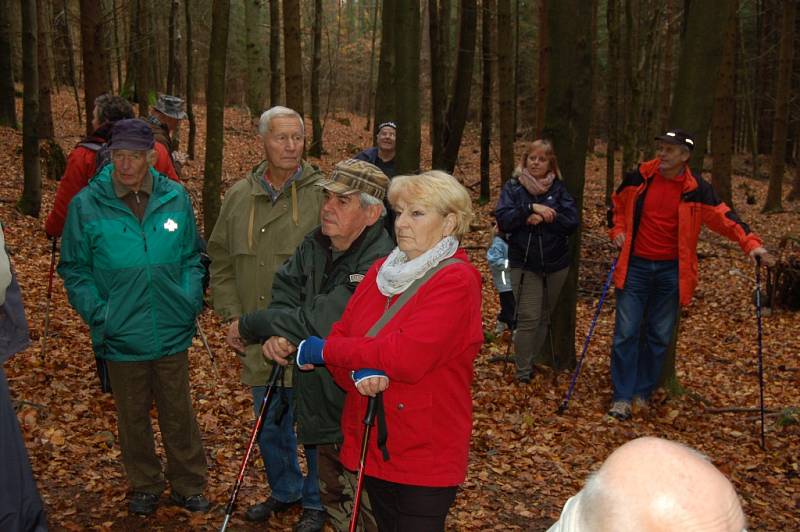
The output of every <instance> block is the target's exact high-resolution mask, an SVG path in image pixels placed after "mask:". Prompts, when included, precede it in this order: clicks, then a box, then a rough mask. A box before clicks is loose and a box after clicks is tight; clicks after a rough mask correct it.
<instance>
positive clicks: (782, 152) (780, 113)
mask: <svg viewBox="0 0 800 532" xmlns="http://www.w3.org/2000/svg"><path fill="white" fill-rule="evenodd" d="M796 13H797V3H796V2H793V1H784V2H783V16H782V18H783V24H782V26H781V41H780V55H779V58H778V83H777V87H776V88H777V91H776V94H775V117H774V120H773V124H772V162H771V164H770V175H769V188H768V189H767V201H766V202H765V203H764V209H763V210H762V212H780V211H782V210H783V205H782V204H781V197H782V196H783V170H784V167H785V163H786V160H785V159H786V135H787V132H788V130H789V92H790V91H791V87H792V60H793V56H794V31H795V28H794V27H795V24H794V21H795V17H796Z"/></svg>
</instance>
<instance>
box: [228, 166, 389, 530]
mask: <svg viewBox="0 0 800 532" xmlns="http://www.w3.org/2000/svg"><path fill="white" fill-rule="evenodd" d="M388 184H389V180H388V178H387V177H386V176H385V175H384V174H383V173H382V172H381V170H380V169H379V168H378V167H376V166H374V165H372V164H370V163H368V162H366V161H358V160H355V159H350V160H347V161H343V162H340V163H339V164H337V165H336V167H335V169H334V171H333V173H332V174H331V177H330V179H328V180H322V181H320V182H319V185H320V186H321V187H323V188H324V189H325V199H324V201H323V204H322V209H321V211H320V218H321V220H322V224H321V225H320V227H318V228H316V229H314V231H312V232H311V233H309V234H308V235H307V236H306V237H305V239H304V240H303V242H302V243H301V244H300V246H299V247H298V248H297V250H296V251H295V253H294V255H293V256H292V258H291V259H289V260H288V261H287V262H286V263H285V264H284V265H283V267H282V268H281V269H280V270H278V273H277V274H276V275H275V281H274V282H273V285H272V303H270V305H269V307H268V308H267V309H266V310H262V311H258V312H253V313H250V314H246V315H244V316H242V317H241V319H240V320H239V322H238V325H237V327H238V332H239V334H240V337H241V338H242V340H243V341H244V342H245V343H260V342H262V341H264V340H266V342H265V343H264V346H263V351H264V356H265V357H267V358H269V359H270V360H274V361H276V362H278V363H280V364H282V365H283V364H286V356H288V355H289V354H290V353H292V352H293V351H294V350H295V348H296V346H297V345H298V344H299V343H300V341H301V340H304V339H305V338H308V337H309V336H313V335H319V336H326V335H327V334H328V333H329V332H330V329H331V327H332V326H333V324H334V323H335V322H336V321H338V320H339V318H340V317H341V315H342V313H343V312H344V309H345V307H346V306H347V302H348V301H349V300H350V296H352V295H353V292H354V291H355V289H356V286H358V283H359V282H360V281H361V279H363V277H364V274H365V273H366V272H367V270H368V269H369V267H370V266H371V265H372V263H373V262H375V260H377V259H378V258H380V257H384V256H386V255H388V254H389V252H390V251H391V250H392V247H393V242H392V240H391V238H389V235H388V233H387V232H386V230H385V229H384V227H383V223H382V222H381V220H380V219H381V216H382V215H383V214H384V211H385V210H384V207H383V204H382V203H381V202H382V200H383V198H384V197H385V195H386V187H387V186H388ZM343 405H344V392H343V391H342V390H341V389H340V388H339V387H338V386H337V385H336V383H334V382H333V379H332V378H331V375H330V373H328V371H327V370H325V369H324V368H323V370H322V371H313V372H297V373H295V381H294V404H293V407H294V419H295V421H296V422H297V437H298V440H299V441H300V442H301V443H303V444H304V445H305V448H306V453H307V454H308V453H309V452H310V450H312V449H313V447H316V448H317V449H318V450H319V475H320V487H321V489H322V500H323V503H325V507H326V509H327V510H328V513H329V514H330V517H331V521H332V524H333V525H334V528H335V529H336V530H346V529H347V522H348V519H349V516H350V515H349V514H350V512H349V510H348V508H347V506H346V504H343V503H345V502H349V503H350V504H352V493H350V494H347V493H343V492H346V488H347V486H345V485H343V484H342V479H341V478H340V477H341V476H342V475H343V473H344V471H343V469H342V466H341V465H340V464H339V461H338V457H337V454H338V453H337V449H336V446H337V445H338V444H340V443H341V442H342V433H341V431H340V427H339V420H340V418H341V414H342V407H343ZM312 446H313V447H312ZM367 508H368V507H367ZM323 517H324V516H323ZM322 522H324V519H322V521H320V522H319V528H313V529H312V528H310V527H309V528H302V530H321V527H322ZM374 528H375V526H374V523H372V526H370V525H369V524H367V529H368V530H369V529H374ZM298 529H301V528H298ZM298 529H296V530H298Z"/></svg>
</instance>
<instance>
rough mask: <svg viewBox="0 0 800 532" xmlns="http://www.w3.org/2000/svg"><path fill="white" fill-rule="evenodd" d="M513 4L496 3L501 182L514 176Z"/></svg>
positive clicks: (501, 1) (501, 0)
mask: <svg viewBox="0 0 800 532" xmlns="http://www.w3.org/2000/svg"><path fill="white" fill-rule="evenodd" d="M510 27H511V0H497V85H498V87H497V92H498V101H499V105H500V113H499V115H500V179H501V180H502V182H503V183H505V182H506V181H508V179H510V178H511V174H513V173H514V137H515V135H516V132H515V131H514V61H513V58H512V57H511V51H512V43H511V37H512V35H511V32H510V31H508V29H509V28H510Z"/></svg>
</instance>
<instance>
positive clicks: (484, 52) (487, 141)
mask: <svg viewBox="0 0 800 532" xmlns="http://www.w3.org/2000/svg"><path fill="white" fill-rule="evenodd" d="M494 3H495V0H483V3H482V6H481V58H482V65H483V73H482V80H483V81H482V84H481V197H480V202H481V204H485V203H488V202H489V201H490V200H491V173H490V171H489V168H490V167H489V162H490V157H491V151H490V150H491V142H492V60H493V59H494V53H493V52H494V51H493V50H492V27H493V26H494V21H493V20H492V19H493V11H494Z"/></svg>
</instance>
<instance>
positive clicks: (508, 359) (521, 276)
mask: <svg viewBox="0 0 800 532" xmlns="http://www.w3.org/2000/svg"><path fill="white" fill-rule="evenodd" d="M532 235H533V233H532V232H531V231H530V229H528V243H527V244H525V258H524V259H523V260H522V266H523V267H522V269H521V270H520V273H519V286H518V287H517V293H516V295H515V296H514V318H513V320H512V324H513V325H514V331H516V329H517V326H518V323H517V319H518V318H519V298H520V294H522V284H523V282H525V265H526V264H528V253H529V252H530V249H531V236H532ZM511 293H512V294H513V293H514V290H513V287H512V290H511ZM514 331H512V332H511V336H510V337H509V340H508V343H507V344H506V354H505V355H504V356H493V357H492V358H490V359H489V362H502V363H503V364H508V363H509V362H511V344H513V343H514Z"/></svg>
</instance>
